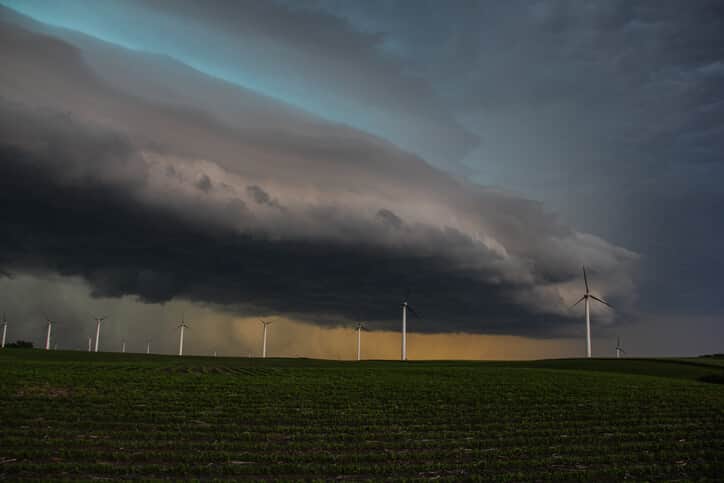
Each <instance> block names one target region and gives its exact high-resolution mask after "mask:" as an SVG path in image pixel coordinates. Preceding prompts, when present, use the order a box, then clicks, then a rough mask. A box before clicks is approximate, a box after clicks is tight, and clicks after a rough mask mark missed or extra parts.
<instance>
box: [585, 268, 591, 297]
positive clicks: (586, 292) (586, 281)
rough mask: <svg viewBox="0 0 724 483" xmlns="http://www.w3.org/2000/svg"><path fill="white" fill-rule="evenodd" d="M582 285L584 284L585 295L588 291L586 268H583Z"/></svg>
mask: <svg viewBox="0 0 724 483" xmlns="http://www.w3.org/2000/svg"><path fill="white" fill-rule="evenodd" d="M583 283H585V284H586V293H588V292H589V291H590V290H589V288H588V276H587V275H586V266H585V265H584V266H583Z"/></svg>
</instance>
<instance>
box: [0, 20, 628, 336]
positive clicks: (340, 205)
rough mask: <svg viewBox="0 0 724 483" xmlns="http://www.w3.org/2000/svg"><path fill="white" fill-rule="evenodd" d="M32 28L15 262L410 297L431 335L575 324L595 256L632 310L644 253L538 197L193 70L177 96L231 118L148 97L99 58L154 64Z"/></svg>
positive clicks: (209, 292)
mask: <svg viewBox="0 0 724 483" xmlns="http://www.w3.org/2000/svg"><path fill="white" fill-rule="evenodd" d="M6 13H7V12H6ZM28 22H29V21H27V20H25V19H20V20H18V17H17V16H16V15H15V14H11V13H7V14H6V15H4V16H3V22H2V23H1V24H0V35H2V38H1V39H0V40H1V42H0V53H2V56H3V59H4V60H5V65H6V68H5V69H3V71H2V73H0V81H2V88H1V89H2V90H1V92H0V93H1V95H2V99H1V100H0V123H1V125H0V157H1V159H0V170H2V172H1V173H0V180H2V181H0V184H1V185H2V186H1V188H2V193H1V194H0V196H1V197H2V207H3V208H2V211H1V212H0V213H1V214H2V224H3V226H4V227H6V228H7V230H6V231H7V233H8V236H6V237H4V238H3V239H2V240H1V241H0V247H2V250H0V254H2V255H0V268H1V269H2V270H3V271H7V272H10V273H19V272H23V271H40V272H42V271H50V272H53V273H58V274H61V275H66V276H71V275H72V276H81V277H83V278H84V279H85V280H87V281H88V282H89V283H90V285H91V286H92V288H93V290H94V293H95V294H96V295H97V296H104V297H109V296H112V297H121V296H125V295H134V296H138V297H139V298H140V299H142V300H144V301H147V302H152V303H158V302H165V301H169V300H173V299H186V300H190V301H196V302H202V303H213V304H219V305H223V306H225V307H228V308H229V309H231V310H237V311H239V312H240V313H242V312H243V313H247V314H248V313H282V314H289V315H295V316H298V317H299V318H301V319H303V320H309V321H315V322H317V323H320V324H336V323H339V320H340V318H343V319H344V318H346V319H351V318H355V317H359V316H362V317H364V318H365V319H368V320H370V321H371V322H370V324H371V326H373V327H378V328H388V327H391V324H392V321H396V320H397V319H398V317H399V313H398V312H399V304H400V303H401V301H402V297H403V296H404V293H405V292H406V291H407V290H408V289H409V290H410V292H411V294H412V295H411V302H413V303H414V304H415V305H416V306H417V309H418V311H419V312H420V313H422V314H423V318H422V319H420V321H419V322H418V323H416V328H419V330H422V331H431V332H445V331H470V332H491V333H506V334H534V335H544V334H548V335H549V334H555V333H563V332H565V331H566V330H567V328H568V326H569V324H570V321H571V316H572V314H571V313H570V312H569V311H568V310H567V309H566V305H567V304H568V303H571V302H573V301H574V300H575V298H576V297H577V296H578V295H579V292H580V287H579V279H580V275H579V272H580V266H581V264H583V263H584V262H585V263H587V264H590V265H591V266H592V267H593V268H592V273H593V274H595V280H596V286H595V288H596V290H597V293H598V294H600V295H602V296H604V297H609V298H611V300H612V301H614V302H615V303H616V304H617V306H618V307H620V308H621V310H622V311H624V312H625V310H626V309H627V308H628V307H631V305H632V304H633V302H634V300H635V295H636V290H635V268H636V263H637V256H636V254H635V253H633V252H631V251H629V250H626V249H624V248H621V247H617V246H615V245H613V244H611V243H608V242H606V241H604V240H603V239H601V238H599V237H596V236H593V235H590V234H585V233H580V232H578V231H576V230H575V229H573V228H571V227H569V226H567V225H566V224H564V223H563V222H562V221H561V220H560V219H559V218H558V217H557V216H555V215H554V214H552V213H550V212H547V211H546V210H545V209H544V208H543V206H542V205H541V204H540V203H538V202H534V201H530V200H526V199H523V198H521V197H518V196H513V195H511V194H507V193H505V192H502V191H500V190H496V189H490V188H484V187H481V186H479V185H475V184H472V183H468V182H466V181H463V180H460V179H455V178H453V177H451V176H450V175H447V174H445V173H444V172H442V171H440V170H438V169H436V168H433V167H431V166H430V165H428V164H427V163H425V162H424V161H423V160H422V159H420V158H419V157H417V156H415V155H413V154H409V153H407V152H405V151H403V150H400V149H399V148H397V147H396V146H394V145H393V144H391V143H389V142H387V141H385V140H383V139H380V138H378V137H375V136H372V135H370V134H368V133H364V132H361V131H358V130H356V129H353V128H350V127H347V126H343V125H339V124H334V123H330V122H328V121H325V120H322V119H319V118H315V117H314V116H312V115H311V114H308V113H304V112H301V111H299V110H297V109H295V108H293V107H291V106H286V105H284V104H283V103H280V102H279V101H274V100H270V99H267V98H265V97H263V96H259V95H256V94H255V93H253V92H251V91H248V90H244V89H240V88H238V87H234V86H231V85H226V84H224V85H223V86H222V88H221V89H218V90H217V89H215V88H216V87H217V86H219V81H218V80H215V79H206V78H204V77H203V76H201V75H200V74H199V73H198V72H195V71H193V70H191V69H188V68H186V67H184V66H182V65H179V64H173V69H174V72H175V77H174V79H175V81H176V80H178V84H179V85H183V84H184V83H192V84H193V85H194V86H195V89H196V90H197V91H205V92H210V91H214V90H215V91H216V96H221V97H217V98H216V99H217V100H218V101H224V100H226V99H228V102H224V104H226V105H227V106H228V107H227V108H226V109H225V110H222V111H221V114H217V113H216V111H214V110H213V109H210V106H209V104H208V102H209V101H207V100H203V101H199V102H196V101H195V99H194V98H192V97H190V98H186V97H184V98H183V103H180V102H178V103H176V102H171V101H170V99H169V98H164V99H163V100H159V99H153V98H151V97H150V96H138V95H133V94H132V93H129V92H128V91H127V90H122V89H119V88H118V87H117V86H114V85H112V83H109V82H107V81H106V80H105V79H104V78H103V76H101V75H99V74H98V71H97V69H98V68H99V67H98V65H97V64H96V65H95V67H91V64H92V62H91V61H89V60H88V59H89V57H88V56H87V54H86V52H89V51H91V50H94V49H101V48H103V49H111V50H112V51H113V54H114V55H115V56H117V57H118V58H120V57H121V56H122V57H123V58H124V59H125V62H124V65H125V66H126V67H127V73H126V78H129V79H130V78H131V77H133V76H137V77H138V78H139V79H138V80H137V81H135V82H130V81H129V83H128V85H134V86H137V87H138V86H142V85H144V82H148V78H147V77H145V72H146V71H145V70H144V66H146V65H147V64H148V60H149V59H148V57H147V56H146V54H143V53H134V52H131V51H127V50H124V49H122V48H119V47H112V48H111V47H109V46H107V45H100V44H97V43H94V42H95V41H93V40H92V39H88V38H84V39H82V42H83V43H84V45H86V47H85V50H84V48H80V47H78V46H77V45H75V44H71V43H68V42H67V41H66V40H63V39H60V38H58V37H57V36H54V35H52V33H53V32H52V29H51V30H48V31H47V32H45V33H41V32H39V31H38V30H39V29H40V28H41V27H40V26H39V25H37V24H33V25H32V28H30V27H28V25H27V23H28ZM76 42H80V40H77V39H76ZM165 68H166V67H164V69H165ZM168 68H170V67H168ZM138 88H140V87H138ZM224 96H228V98H227V97H224ZM256 119H258V120H259V122H258V123H257V122H255V120H256ZM602 320H608V321H612V315H611V314H610V313H609V314H608V315H606V316H603V317H602Z"/></svg>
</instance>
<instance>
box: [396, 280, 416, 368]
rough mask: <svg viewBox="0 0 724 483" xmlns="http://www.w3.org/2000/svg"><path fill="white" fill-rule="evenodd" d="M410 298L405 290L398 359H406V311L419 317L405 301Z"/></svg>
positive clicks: (408, 292)
mask: <svg viewBox="0 0 724 483" xmlns="http://www.w3.org/2000/svg"><path fill="white" fill-rule="evenodd" d="M408 298H410V291H409V290H408V291H407V294H406V295H405V301H404V302H402V354H401V358H400V360H403V361H406V360H407V312H408V311H409V312H410V313H411V314H412V315H414V316H415V317H420V316H419V315H417V312H415V309H413V308H412V307H411V306H410V304H408V303H407V299H408Z"/></svg>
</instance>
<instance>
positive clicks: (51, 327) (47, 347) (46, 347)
mask: <svg viewBox="0 0 724 483" xmlns="http://www.w3.org/2000/svg"><path fill="white" fill-rule="evenodd" d="M45 320H47V321H48V333H47V335H46V336H45V350H46V351H49V350H50V332H51V331H52V330H53V321H52V320H50V319H49V318H48V316H47V315H46V316H45ZM56 345H57V344H56Z"/></svg>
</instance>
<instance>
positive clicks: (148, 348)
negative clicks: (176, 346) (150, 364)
mask: <svg viewBox="0 0 724 483" xmlns="http://www.w3.org/2000/svg"><path fill="white" fill-rule="evenodd" d="M150 353H151V339H148V340H147V341H146V354H150Z"/></svg>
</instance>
